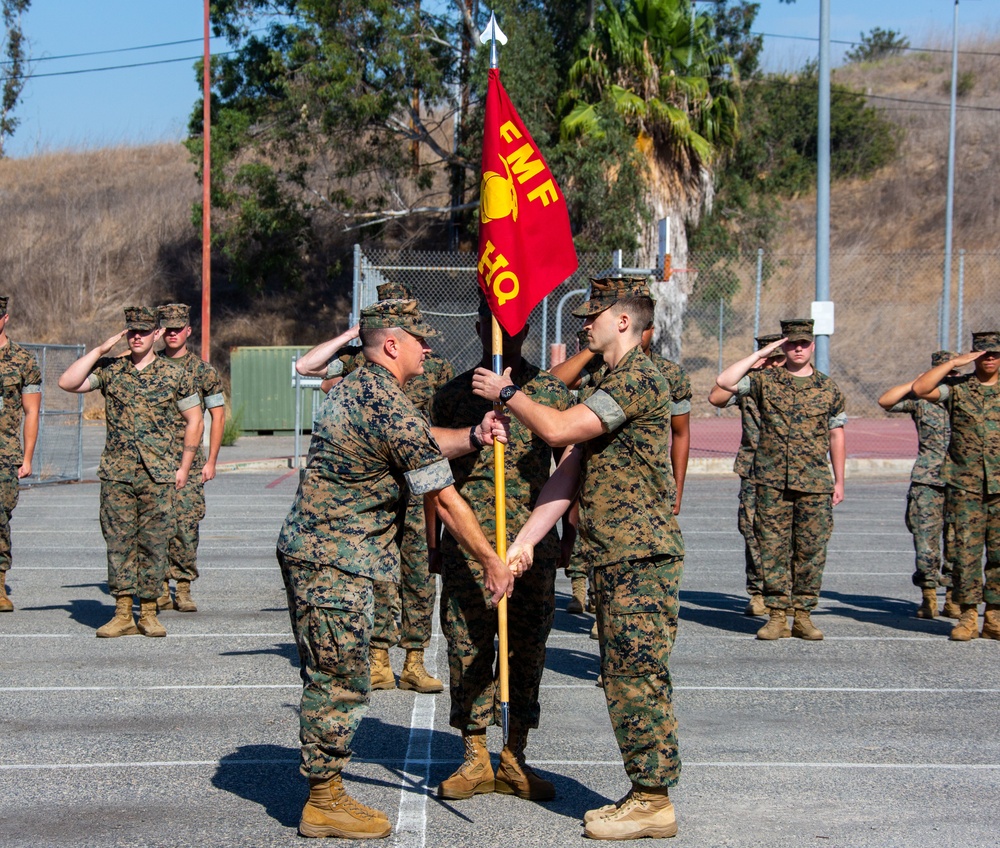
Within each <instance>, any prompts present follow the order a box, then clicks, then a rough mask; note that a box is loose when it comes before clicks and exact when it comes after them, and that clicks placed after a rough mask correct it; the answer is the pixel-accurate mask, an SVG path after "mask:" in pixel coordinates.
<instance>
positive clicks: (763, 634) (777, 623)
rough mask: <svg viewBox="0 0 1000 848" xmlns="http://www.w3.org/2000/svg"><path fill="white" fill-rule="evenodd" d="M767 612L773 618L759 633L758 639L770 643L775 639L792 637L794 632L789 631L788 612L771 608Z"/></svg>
mask: <svg viewBox="0 0 1000 848" xmlns="http://www.w3.org/2000/svg"><path fill="white" fill-rule="evenodd" d="M767 612H768V615H770V616H771V618H770V619H769V620H768V622H767V624H765V625H764V626H763V627H762V628H761V629H760V630H758V631H757V638H758V639H762V640H764V641H765V642H770V641H772V640H774V639H787V638H788V637H789V636H791V635H792V631H791V630H789V629H788V610H783V609H776V608H774V607H770V608H768V611H767Z"/></svg>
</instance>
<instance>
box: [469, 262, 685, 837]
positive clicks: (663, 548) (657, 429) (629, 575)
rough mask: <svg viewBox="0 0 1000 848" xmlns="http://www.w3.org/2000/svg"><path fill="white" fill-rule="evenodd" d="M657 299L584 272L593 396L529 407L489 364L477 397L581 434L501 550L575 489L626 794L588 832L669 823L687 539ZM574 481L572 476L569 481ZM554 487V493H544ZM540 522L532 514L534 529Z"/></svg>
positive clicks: (554, 513)
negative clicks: (678, 506)
mask: <svg viewBox="0 0 1000 848" xmlns="http://www.w3.org/2000/svg"><path fill="white" fill-rule="evenodd" d="M652 314H653V301H652V299H651V298H650V296H649V289H648V287H647V286H646V284H645V280H644V279H642V278H631V277H611V278H599V279H595V280H592V281H591V296H590V299H589V300H588V301H587V302H586V303H585V304H584V305H583V306H582V307H581V308H580V309H578V310H577V311H575V312H574V315H578V316H579V317H582V318H586V323H585V327H586V328H587V330H588V334H589V337H590V340H591V341H590V346H591V348H592V349H593V350H595V351H597V352H599V353H601V354H602V355H603V356H604V359H605V361H606V362H607V363H608V365H609V366H610V367H609V368H608V369H607V370H606V372H605V373H604V374H603V375H602V376H601V378H600V380H599V382H596V383H595V386H594V388H595V391H594V393H593V394H591V395H590V396H589V397H587V398H586V399H585V400H584V401H583V402H582V403H581V404H579V405H578V406H576V407H574V408H571V409H570V410H567V411H565V412H559V411H556V410H552V409H551V408H546V407H544V406H542V405H540V404H537V403H532V402H531V400H530V399H529V398H528V397H527V396H526V395H524V394H523V393H522V392H519V391H516V390H515V391H513V393H512V392H511V389H510V380H509V379H506V378H500V377H497V376H495V375H493V374H490V373H489V372H487V371H486V370H485V369H478V370H477V371H476V373H475V377H474V380H473V385H474V387H475V390H476V393H477V394H479V395H481V396H483V397H487V398H490V399H492V398H494V397H500V398H501V399H502V400H505V401H506V403H507V409H508V410H509V412H510V413H511V414H512V415H514V416H515V417H517V418H518V419H519V420H520V421H522V422H523V423H525V424H526V425H528V427H529V428H530V429H531V430H532V431H533V432H536V433H538V434H539V435H541V436H542V437H543V438H545V439H546V441H547V442H549V443H551V444H554V445H560V444H565V443H567V442H568V441H573V442H576V443H577V446H576V447H575V448H573V449H572V450H571V451H570V453H569V455H568V457H567V458H566V459H565V460H564V461H563V462H562V463H561V464H560V467H559V469H558V470H557V472H556V474H555V475H554V476H553V478H552V480H551V482H550V484H548V486H547V488H546V492H545V497H544V498H543V501H545V503H544V504H543V506H541V507H539V508H538V509H536V510H535V512H533V514H532V516H531V518H529V521H528V522H527V523H526V524H525V526H524V527H523V528H522V529H521V532H519V533H518V537H517V539H516V540H515V544H514V546H512V548H511V551H510V552H509V559H511V561H517V560H518V558H519V557H521V556H522V555H523V554H522V551H523V545H524V543H526V542H527V543H533V542H534V541H535V540H536V539H537V537H538V533H539V532H541V531H542V530H543V529H547V528H548V527H550V526H551V524H552V523H553V522H554V521H555V520H556V519H557V518H558V516H559V515H560V514H561V512H562V510H563V509H564V508H565V506H566V504H567V503H568V502H569V501H570V500H571V499H572V498H573V496H574V495H575V493H576V490H577V485H578V486H579V499H580V543H581V546H582V552H583V555H584V560H585V562H586V563H587V565H588V566H591V567H592V568H593V570H594V583H595V590H596V593H597V622H598V634H599V642H600V654H601V674H602V677H603V680H604V693H605V699H606V701H607V706H608V714H609V716H610V718H611V725H612V728H613V729H614V733H615V738H616V740H617V742H618V747H619V750H620V751H621V755H622V760H623V763H624V765H625V771H626V773H627V774H628V776H629V779H630V780H631V782H632V790H631V791H630V792H629V794H628V795H627V796H626V797H625V798H623V799H621V800H620V801H619V802H617V803H616V804H609V805H606V806H604V807H602V808H599V809H597V810H591V811H590V812H588V813H587V814H586V815H585V816H584V822H585V834H586V835H587V836H589V837H591V838H597V839H634V838H636V837H638V836H652V837H665V836H673V835H674V834H676V832H677V823H676V818H675V815H674V809H673V805H672V803H671V802H670V798H669V787H672V786H675V785H676V784H677V782H678V780H679V778H680V771H681V761H680V755H679V751H678V742H677V722H676V719H675V717H674V712H673V688H672V679H671V674H670V667H669V659H670V651H671V648H672V647H673V642H674V636H675V634H676V629H677V617H678V611H679V600H678V592H679V588H680V580H681V574H682V571H683V564H684V540H683V538H682V537H681V532H680V528H679V526H678V524H677V519H676V517H675V515H674V508H675V503H674V499H675V496H676V489H675V484H674V474H673V471H672V469H671V465H670V459H669V451H668V438H669V432H670V427H669V423H670V415H671V412H670V406H671V392H670V384H669V383H668V382H667V380H666V378H665V377H664V376H663V375H662V374H661V373H660V371H659V369H658V368H657V366H656V365H655V364H654V363H653V362H652V361H651V360H650V358H649V357H647V356H646V355H645V354H644V353H643V351H642V349H641V347H640V339H641V333H642V329H643V328H645V327H646V326H648V324H649V322H650V321H651V319H652ZM577 481H578V482H577ZM550 495H551V497H550ZM536 521H537V522H538V523H537V524H536Z"/></svg>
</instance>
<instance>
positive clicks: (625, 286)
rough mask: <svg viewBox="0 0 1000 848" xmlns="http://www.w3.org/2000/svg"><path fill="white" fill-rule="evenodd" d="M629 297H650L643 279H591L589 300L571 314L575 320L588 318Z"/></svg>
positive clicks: (646, 283) (647, 285)
mask: <svg viewBox="0 0 1000 848" xmlns="http://www.w3.org/2000/svg"><path fill="white" fill-rule="evenodd" d="M631 297H651V295H650V293H649V283H648V282H647V281H646V278H645V277H592V278H591V280H590V299H589V300H588V301H587V302H586V303H584V304H583V306H579V307H577V308H576V309H574V310H573V314H574V315H575V316H576V317H577V318H589V317H590V316H591V315H599V314H600V313H601V312H603V311H604V310H605V309H608V308H609V307H611V306H614V305H615V304H616V303H617V302H618V301H619V300H625V299H626V298H631Z"/></svg>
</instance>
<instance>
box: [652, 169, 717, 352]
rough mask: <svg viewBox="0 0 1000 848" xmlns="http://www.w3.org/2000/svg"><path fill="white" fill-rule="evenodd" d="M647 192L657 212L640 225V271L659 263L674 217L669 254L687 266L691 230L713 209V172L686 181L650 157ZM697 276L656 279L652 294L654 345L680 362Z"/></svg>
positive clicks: (683, 273) (682, 274)
mask: <svg viewBox="0 0 1000 848" xmlns="http://www.w3.org/2000/svg"><path fill="white" fill-rule="evenodd" d="M648 166H649V193H648V196H647V207H648V208H649V209H650V210H651V211H652V213H653V219H652V222H651V223H649V224H646V223H645V222H643V223H642V224H641V225H640V233H641V236H640V240H639V255H638V257H637V260H638V262H637V264H638V267H640V268H653V267H655V265H656V260H657V250H658V248H659V227H658V222H659V221H660V219H661V218H669V219H670V241H669V244H668V245H667V253H669V254H670V264H671V266H672V267H673V268H680V269H686V268H687V267H688V245H687V226H688V224H697V223H698V221H699V220H700V218H701V215H702V212H703V211H710V210H711V208H712V199H713V195H714V188H713V185H712V174H711V171H709V170H707V169H703V170H701V171H699V172H698V173H697V174H696V175H691V176H690V178H688V179H684V176H685V175H682V174H680V173H678V170H677V168H676V165H670V164H664V163H663V162H661V161H660V160H659V158H657V157H650V159H649V160H648ZM693 283H694V275H693V274H690V273H688V272H686V271H685V270H681V271H678V272H676V273H674V274H672V275H671V278H670V279H669V280H666V281H655V282H654V283H653V286H652V294H653V297H654V298H655V300H656V313H655V316H654V319H653V320H654V324H655V331H654V335H653V347H654V349H655V350H658V351H659V353H660V354H661V355H662V356H665V357H666V358H667V359H672V360H674V361H675V362H679V361H680V359H681V334H682V332H683V326H684V310H685V309H686V307H687V300H688V296H689V295H690V294H691V286H692V285H693Z"/></svg>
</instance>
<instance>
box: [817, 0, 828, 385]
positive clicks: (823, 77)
mask: <svg viewBox="0 0 1000 848" xmlns="http://www.w3.org/2000/svg"><path fill="white" fill-rule="evenodd" d="M812 317H813V319H814V320H815V321H816V325H815V333H816V360H815V362H816V370H817V371H822V372H823V373H824V374H829V373H830V333H832V332H833V303H832V302H831V301H830V0H820V4H819V125H818V138H817V150H816V302H815V303H813V307H812Z"/></svg>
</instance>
